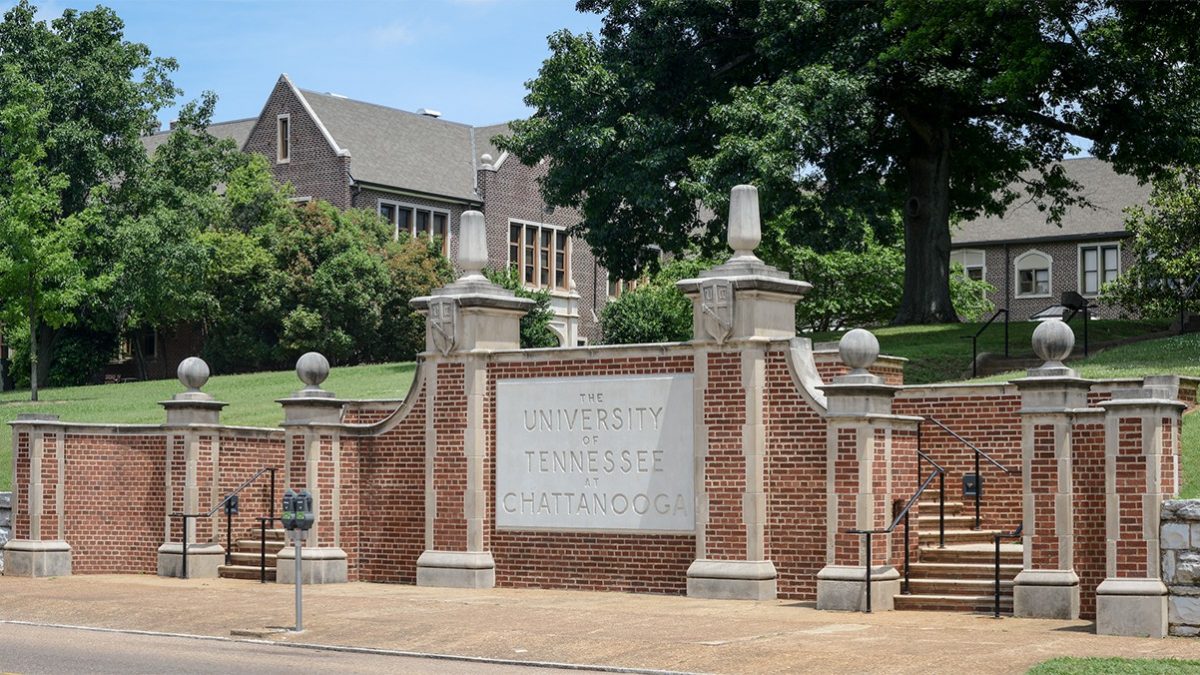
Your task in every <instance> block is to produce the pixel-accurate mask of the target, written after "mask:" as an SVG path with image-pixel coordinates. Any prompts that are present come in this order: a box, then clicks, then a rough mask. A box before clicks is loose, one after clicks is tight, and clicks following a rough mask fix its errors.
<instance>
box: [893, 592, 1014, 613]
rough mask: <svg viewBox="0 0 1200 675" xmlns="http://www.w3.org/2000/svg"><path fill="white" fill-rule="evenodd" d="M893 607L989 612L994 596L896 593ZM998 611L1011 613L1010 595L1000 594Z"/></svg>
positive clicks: (991, 609) (993, 604) (994, 599)
mask: <svg viewBox="0 0 1200 675" xmlns="http://www.w3.org/2000/svg"><path fill="white" fill-rule="evenodd" d="M894 601H895V607H896V609H899V610H922V611H935V612H979V613H987V614H991V613H992V611H993V608H994V607H995V602H996V598H995V596H992V595H919V594H916V593H914V594H911V595H897V596H896V597H895V599H894ZM1000 613H1001V614H1012V596H1011V595H1001V596H1000Z"/></svg>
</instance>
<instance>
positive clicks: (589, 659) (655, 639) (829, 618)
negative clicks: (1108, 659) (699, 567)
mask: <svg viewBox="0 0 1200 675" xmlns="http://www.w3.org/2000/svg"><path fill="white" fill-rule="evenodd" d="M0 587H2V589H3V595H4V597H5V602H4V603H3V606H2V607H0V620H4V621H27V622H36V623H45V624H67V625H75V626H91V627H101V628H115V629H129V630H144V631H155V632H163V633H181V634H189V635H201V636H215V637H225V638H229V637H232V633H233V631H239V632H240V631H250V632H253V631H258V630H263V629H267V628H268V627H272V626H290V625H291V624H292V622H293V597H294V596H293V587H292V586H288V585H282V584H267V585H260V584H258V583H255V582H249V581H238V580H225V579H211V580H198V579H197V580H186V581H184V580H180V579H168V578H158V577H153V576H115V575H114V576H74V577H59V578H43V579H29V578H16V577H3V578H0ZM304 591H305V596H304V597H305V606H304V627H305V631H304V632H303V633H301V634H288V633H273V634H272V633H269V632H266V631H264V633H263V634H264V635H265V636H266V637H264V638H263V639H267V640H272V641H278V642H294V643H306V644H321V645H337V646H355V647H368V648H377V649H388V650H397V651H404V652H420V653H433V654H447V655H460V656H467V657H485V658H493V659H501V660H512V661H537V662H557V663H570V664H590V665H599V666H611V667H620V668H644V669H661V670H677V671H693V672H721V673H745V672H821V673H862V672H888V673H935V672H954V671H957V672H963V671H971V672H994V673H1003V672H1024V671H1025V670H1026V669H1028V668H1029V667H1030V666H1032V665H1034V664H1036V663H1038V662H1040V661H1043V660H1045V659H1048V658H1052V657H1055V656H1125V657H1146V658H1163V657H1179V658H1193V659H1200V642H1198V641H1196V640H1194V639H1189V638H1167V639H1144V638H1123V637H1107V636H1097V635H1094V634H1093V627H1092V624H1091V623H1090V622H1085V621H1053V620H1041V619H1012V618H1005V619H1000V620H996V619H992V618H990V617H987V616H981V615H970V614H950V613H941V612H886V613H878V614H870V615H868V614H860V613H844V612H828V611H817V610H816V609H814V607H813V605H812V604H811V603H793V602H788V601H769V602H745V601H727V600H698V599H695V598H684V597H674V596H655V595H633V594H626V593H591V592H582V591H550V590H511V589H500V588H497V589H489V590H457V589H448V588H418V587H415V586H401V585H390V584H387V585H384V584H363V583H351V584H337V585H327V586H316V587H313V586H310V587H306V588H305V589H304ZM64 635H65V636H66V637H64V639H70V638H69V636H70V633H64ZM463 667H464V669H465V668H468V667H469V666H468V665H467V664H466V663H464V665H463Z"/></svg>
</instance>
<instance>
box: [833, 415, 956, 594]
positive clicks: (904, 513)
mask: <svg viewBox="0 0 1200 675" xmlns="http://www.w3.org/2000/svg"><path fill="white" fill-rule="evenodd" d="M919 438H920V436H918V439H919ZM918 443H919V440H918ZM922 457H924V459H925V461H927V462H929V464H930V465H931V466H932V467H933V469H932V471H931V472H930V473H929V477H928V478H926V479H925V480H924V481H922V482H921V484H920V485H918V486H917V491H916V492H914V493H913V496H912V497H910V498H909V500H908V502H907V503H906V504H905V505H904V508H903V509H901V510H900V513H898V514H896V516H895V517H894V518H893V519H892V523H891V524H890V525H888V526H887V527H886V528H884V529H882V530H858V529H853V530H846V533H847V534H859V535H862V537H863V539H864V543H865V545H866V551H865V553H866V560H867V564H866V584H867V606H866V612H867V613H868V614H870V613H871V567H872V566H873V565H874V564H875V561H874V559H873V558H872V556H871V537H872V536H873V535H876V534H891V533H892V532H894V531H895V530H896V526H898V525H899V524H900V523H901V522H903V523H904V588H903V592H904V593H905V594H907V593H908V585H909V578H908V575H909V564H910V557H911V547H910V546H909V531H910V528H909V523H908V512H909V511H911V510H912V507H913V506H914V505H915V504H916V503H917V501H918V500H919V499H920V498H921V495H922V494H924V493H925V490H927V489H929V486H930V485H931V484H932V483H933V479H934V478H938V477H943V480H942V486H941V503H942V505H943V506H942V509H943V514H944V510H945V503H946V483H945V479H944V476H945V473H946V472H945V470H943V469H942V467H940V466H938V465H937V463H935V462H934V461H933V460H932V459H930V458H929V457H925V456H924V455H923V454H922V453H921V451H920V450H918V451H917V462H918V466H920V461H921V458H922ZM918 476H919V474H918ZM943 519H944V516H943ZM943 532H944V530H943ZM944 536H945V535H944V533H943V538H944ZM944 545H945V544H944V539H943V546H944Z"/></svg>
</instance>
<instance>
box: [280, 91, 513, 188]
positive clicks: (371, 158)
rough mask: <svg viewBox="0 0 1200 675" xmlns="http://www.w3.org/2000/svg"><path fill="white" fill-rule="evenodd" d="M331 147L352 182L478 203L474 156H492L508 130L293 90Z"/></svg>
mask: <svg viewBox="0 0 1200 675" xmlns="http://www.w3.org/2000/svg"><path fill="white" fill-rule="evenodd" d="M298 91H299V92H300V94H301V96H303V98H304V100H305V101H307V103H308V105H309V107H310V108H311V109H312V111H313V114H314V115H315V116H316V117H317V118H318V120H319V122H320V124H321V125H323V126H324V127H325V129H327V130H328V131H329V134H330V135H331V136H332V137H333V140H334V142H335V143H336V145H337V147H339V148H341V149H343V150H345V151H347V152H349V154H350V157H351V158H352V159H351V162H350V173H351V175H352V177H353V178H354V180H355V181H358V182H362V183H372V184H375V185H384V186H389V187H393V188H399V189H404V190H412V191H415V192H423V193H427V194H431V195H440V196H444V197H452V198H456V199H462V200H468V201H478V200H479V195H478V194H477V193H476V190H475V171H476V169H477V168H478V164H479V156H480V155H482V154H483V153H485V152H490V153H491V154H492V155H493V156H496V154H497V152H496V150H495V147H494V146H492V144H491V139H492V138H493V137H495V136H496V134H498V133H504V132H507V130H508V125H506V124H500V125H494V126H490V127H479V128H475V127H471V126H469V125H466V124H460V123H458V122H450V121H447V120H443V119H440V118H435V117H430V116H428V115H421V114H417V113H411V112H408V111H405V110H399V109H396V108H389V107H387V106H382V105H377V104H374V103H366V102H364V101H355V100H353V99H348V98H344V97H341V96H333V95H330V94H323V93H320V92H315V91H310V90H307V89H300V90H298Z"/></svg>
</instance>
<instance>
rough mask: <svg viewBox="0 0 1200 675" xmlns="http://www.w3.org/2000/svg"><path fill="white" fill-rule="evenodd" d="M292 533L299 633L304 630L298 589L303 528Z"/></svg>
mask: <svg viewBox="0 0 1200 675" xmlns="http://www.w3.org/2000/svg"><path fill="white" fill-rule="evenodd" d="M292 534H294V535H295V537H296V544H295V546H296V632H297V633H299V632H300V631H302V630H304V604H303V598H302V597H301V591H300V589H301V587H302V586H303V584H302V583H301V578H300V558H301V555H300V550H301V546H302V539H301V537H302V536H303V530H292Z"/></svg>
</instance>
